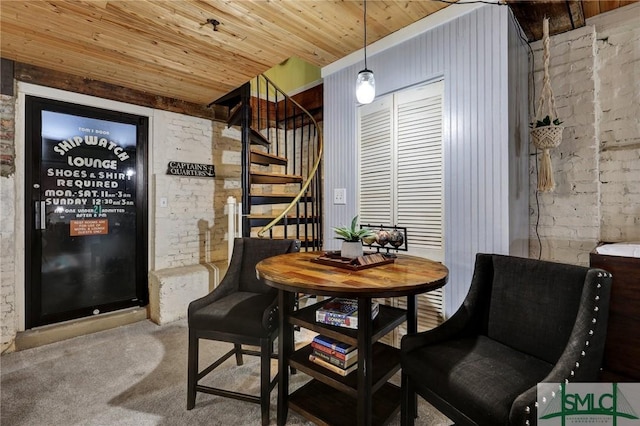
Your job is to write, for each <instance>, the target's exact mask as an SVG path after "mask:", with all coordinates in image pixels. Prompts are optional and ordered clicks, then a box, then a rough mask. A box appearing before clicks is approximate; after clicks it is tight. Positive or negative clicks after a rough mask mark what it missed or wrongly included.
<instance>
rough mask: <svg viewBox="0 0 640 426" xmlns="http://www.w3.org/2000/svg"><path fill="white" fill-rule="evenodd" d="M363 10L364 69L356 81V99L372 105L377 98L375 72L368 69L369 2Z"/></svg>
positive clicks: (365, 3) (365, 2)
mask: <svg viewBox="0 0 640 426" xmlns="http://www.w3.org/2000/svg"><path fill="white" fill-rule="evenodd" d="M363 9H364V11H363V19H362V21H363V24H364V49H363V50H364V69H363V70H362V71H360V72H359V73H358V78H357V79H356V99H358V102H360V103H361V104H370V103H371V102H373V99H374V98H375V97H376V79H375V78H374V77H373V71H371V70H370V69H368V68H367V0H364V7H363Z"/></svg>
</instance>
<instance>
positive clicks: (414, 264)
mask: <svg viewBox="0 0 640 426" xmlns="http://www.w3.org/2000/svg"><path fill="white" fill-rule="evenodd" d="M323 254H324V252H300V253H289V254H283V255H279V256H274V257H270V258H267V259H264V260H262V261H261V262H260V263H258V265H257V266H256V272H257V275H258V278H260V279H262V280H264V281H265V283H267V284H268V285H269V286H271V287H274V288H277V289H278V303H279V319H280V331H279V338H278V344H279V351H278V374H279V381H278V425H284V424H285V423H286V419H287V413H288V409H289V406H290V405H291V406H292V407H293V408H295V409H296V410H297V411H299V412H300V413H301V414H303V415H304V416H305V417H307V418H309V419H311V420H312V421H314V422H316V423H320V424H334V423H343V419H341V418H340V417H342V416H345V415H346V416H349V415H350V414H353V409H351V410H345V409H341V408H340V404H344V401H345V400H346V398H340V397H338V398H336V400H335V405H334V406H331V404H333V402H331V401H329V400H327V402H326V403H325V404H324V405H326V407H322V406H320V405H322V404H318V403H317V401H311V404H308V405H309V406H316V408H318V406H320V407H319V408H318V409H317V410H316V411H314V410H313V409H312V407H305V406H303V402H304V401H302V400H301V398H302V397H300V398H297V399H296V398H293V400H291V401H290V396H289V376H288V370H289V365H292V366H295V367H296V368H297V369H298V370H302V371H304V372H306V373H308V374H311V375H312V376H313V377H314V378H316V379H317V380H314V381H312V382H318V383H320V382H323V383H321V386H326V385H329V386H331V387H333V388H334V389H338V390H343V391H344V392H345V393H346V394H347V395H348V394H350V393H351V394H353V395H355V397H356V399H357V409H356V416H355V418H354V419H352V420H355V421H353V422H352V423H350V424H353V423H356V424H358V425H371V424H373V423H374V418H376V419H378V420H379V418H380V416H383V417H385V418H386V416H392V415H393V414H395V413H397V411H398V407H399V390H398V389H397V387H395V390H394V386H392V385H390V384H388V383H387V380H388V378H389V377H391V375H393V374H394V373H395V372H397V371H398V370H399V351H398V350H397V349H395V348H390V347H388V346H386V345H383V344H381V343H377V344H376V345H377V346H376V349H375V350H378V349H379V348H380V347H381V346H383V348H382V351H383V352H384V353H385V355H384V358H386V361H385V362H378V361H376V365H374V363H373V358H375V357H374V355H375V354H374V343H375V342H376V341H377V340H378V339H379V338H381V337H382V336H384V335H385V334H387V333H388V332H389V331H391V330H393V329H394V328H395V327H397V326H398V325H399V324H401V323H402V322H404V321H405V320H406V321H407V332H408V333H415V332H416V329H417V325H416V322H417V308H416V295H417V294H419V293H424V292H428V291H431V290H435V289H437V288H440V287H442V286H443V285H445V284H446V282H447V279H448V274H449V271H448V269H447V267H446V266H444V265H443V264H441V263H439V262H434V261H432V260H429V259H424V258H420V257H415V256H407V255H401V254H400V255H398V256H397V258H395V259H394V261H393V262H392V263H386V264H383V265H378V266H374V267H370V268H366V269H358V270H354V269H353V267H352V269H348V268H345V267H339V266H334V265H332V264H326V263H327V262H326V261H325V262H323V263H318V262H320V261H321V260H320V259H319V258H320V257H322V256H323ZM298 293H305V294H312V295H323V296H336V297H346V298H353V299H357V300H358V329H357V330H350V329H344V328H341V327H332V326H327V325H324V324H318V323H315V315H314V313H315V309H316V308H315V307H307V308H303V309H301V310H299V311H295V312H294V311H293V305H294V304H293V300H294V295H295V294H298ZM401 296H402V297H407V310H406V312H405V311H404V310H401V309H398V308H391V307H387V306H384V307H383V306H380V313H379V315H378V317H377V318H376V320H375V321H374V320H372V318H371V315H364V314H363V313H368V312H371V305H372V302H371V299H372V298H379V297H401ZM294 325H298V326H301V327H304V328H308V329H311V330H312V331H316V332H318V333H321V334H325V335H327V336H329V337H332V338H335V339H338V340H341V341H343V342H346V343H350V344H357V347H358V372H357V380H355V379H353V376H352V377H351V378H350V377H349V376H347V377H345V378H336V377H332V376H331V374H327V376H326V377H325V376H323V375H322V374H319V373H318V371H317V370H313V369H310V368H306V367H307V366H306V365H305V364H304V359H300V356H299V355H296V354H298V352H302V354H303V355H304V354H305V352H304V349H303V350H302V351H296V354H294V342H293V326H294ZM394 351H395V352H394ZM376 359H378V358H376ZM389 359H393V360H394V361H393V362H389ZM383 364H384V368H385V369H386V370H385V371H382V372H380V371H378V370H380V368H382V367H380V366H382V365H383ZM327 377H328V378H327ZM317 389H318V388H316V390H315V393H316V394H317V393H322V394H327V393H334V394H338V392H331V390H330V389H329V391H328V392H321V391H318V390H317ZM301 391H304V389H300V390H299V391H296V392H295V393H294V394H293V395H296V394H299V393H301ZM374 391H375V392H374ZM385 392H386V393H385ZM312 394H313V393H312ZM374 394H375V395H374ZM293 395H292V396H293ZM313 395H315V394H313ZM376 395H379V396H376ZM375 398H378V399H377V400H376V402H375V403H374V399H375ZM302 399H303V398H302ZM341 399H342V400H341ZM396 400H397V401H396ZM307 402H309V401H307ZM396 402H397V403H396ZM383 405H384V406H385V407H388V409H386V408H384V407H383ZM378 407H381V408H378ZM378 409H380V410H382V411H383V412H382V413H377V412H376V413H374V410H378ZM385 410H386V411H385ZM336 416H337V417H336ZM375 423H377V422H375Z"/></svg>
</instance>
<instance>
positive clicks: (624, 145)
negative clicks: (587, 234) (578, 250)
mask: <svg viewBox="0 0 640 426" xmlns="http://www.w3.org/2000/svg"><path fill="white" fill-rule="evenodd" d="M638 6H640V5H634V10H635V11H636V12H635V17H636V18H635V19H631V20H628V21H627V22H626V23H625V24H624V25H620V24H613V25H612V24H610V23H609V19H610V18H609V19H607V17H604V18H605V19H601V20H594V21H592V23H593V24H594V25H595V26H596V29H597V31H598V41H597V43H596V49H597V58H598V61H597V67H596V72H597V76H598V78H599V80H600V90H599V93H598V96H599V101H600V129H599V139H600V153H599V155H600V157H599V160H600V182H601V199H600V202H601V233H600V239H601V240H602V241H640V7H638ZM624 9H626V8H623V10H624ZM626 13H628V14H631V16H633V14H632V12H631V11H627V12H626Z"/></svg>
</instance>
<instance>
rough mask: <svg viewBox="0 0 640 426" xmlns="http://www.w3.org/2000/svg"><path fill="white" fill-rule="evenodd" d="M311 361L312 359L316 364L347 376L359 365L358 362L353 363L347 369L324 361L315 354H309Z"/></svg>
mask: <svg viewBox="0 0 640 426" xmlns="http://www.w3.org/2000/svg"><path fill="white" fill-rule="evenodd" d="M309 361H311V362H313V363H314V364H317V365H319V366H321V367H324V368H326V369H327V370H330V371H333V372H334V373H336V374H339V375H341V376H346V375H347V374H349V373H351V372H352V371H354V370H355V369H356V368H357V367H358V364H354V365H352V366H351V367H349V368H348V369H346V370H345V369H344V368H340V367H337V366H335V365H333V364H331V363H329V362H327V361H324V360H322V359H320V358H318V357H317V356H315V355H313V354H311V355H309Z"/></svg>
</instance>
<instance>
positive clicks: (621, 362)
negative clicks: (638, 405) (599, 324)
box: [590, 250, 640, 382]
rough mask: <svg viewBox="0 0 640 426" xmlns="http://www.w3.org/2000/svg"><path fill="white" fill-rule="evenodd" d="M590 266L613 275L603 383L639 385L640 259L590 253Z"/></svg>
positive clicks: (602, 374) (602, 375) (602, 376)
mask: <svg viewBox="0 0 640 426" xmlns="http://www.w3.org/2000/svg"><path fill="white" fill-rule="evenodd" d="M590 265H591V266H592V267H595V268H602V269H604V270H606V271H608V272H611V273H612V274H613V281H612V286H611V302H610V308H609V323H608V327H607V342H606V344H605V349H604V360H603V362H602V373H601V375H600V379H601V381H603V382H639V381H640V258H637V257H625V256H612V255H606V254H598V253H597V252H596V250H594V251H592V252H591V253H590Z"/></svg>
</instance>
